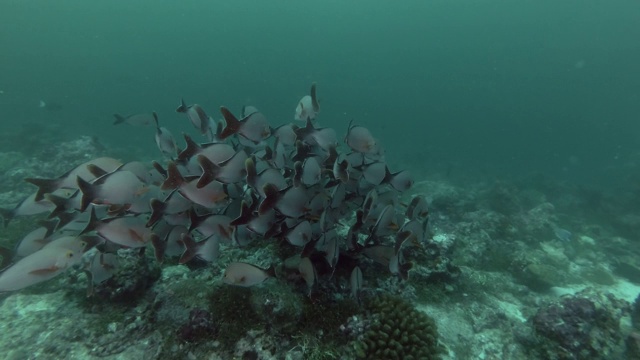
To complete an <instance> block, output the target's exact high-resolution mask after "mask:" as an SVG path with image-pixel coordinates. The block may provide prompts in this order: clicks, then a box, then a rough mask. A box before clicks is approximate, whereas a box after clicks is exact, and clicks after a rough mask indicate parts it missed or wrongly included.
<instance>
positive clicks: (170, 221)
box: [0, 83, 566, 299]
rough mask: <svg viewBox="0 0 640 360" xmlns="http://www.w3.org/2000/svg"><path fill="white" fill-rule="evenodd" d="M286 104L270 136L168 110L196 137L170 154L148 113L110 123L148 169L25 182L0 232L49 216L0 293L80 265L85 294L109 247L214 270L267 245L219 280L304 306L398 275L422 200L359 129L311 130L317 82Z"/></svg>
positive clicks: (415, 236)
mask: <svg viewBox="0 0 640 360" xmlns="http://www.w3.org/2000/svg"><path fill="white" fill-rule="evenodd" d="M292 108H293V110H294V114H295V116H294V117H295V119H297V120H300V121H302V122H304V125H302V126H301V125H297V124H300V123H297V124H281V125H280V126H276V127H273V126H272V124H270V123H269V122H268V120H267V117H266V116H265V115H264V114H262V113H261V112H260V110H259V109H258V108H257V107H255V106H251V105H246V106H244V107H243V108H242V111H241V112H240V113H238V117H236V115H235V114H234V113H233V112H232V111H231V110H229V108H227V107H225V106H221V107H219V109H220V116H221V118H222V120H220V121H217V122H216V121H213V119H212V118H210V117H209V116H208V115H207V113H206V112H205V110H204V109H203V107H202V106H200V105H198V104H192V105H187V104H186V103H185V102H184V101H181V104H180V106H179V107H178V109H177V112H179V113H182V114H185V116H186V117H187V118H188V120H189V122H190V123H191V125H192V126H193V127H195V129H196V130H197V131H198V133H199V135H198V136H202V141H198V139H192V138H191V136H189V135H184V145H183V146H182V147H181V148H179V147H178V145H177V144H176V141H175V139H174V138H173V135H172V132H171V131H170V130H169V129H168V128H165V127H161V126H160V124H159V122H158V115H157V114H156V113H139V114H134V115H129V116H121V115H117V114H116V115H115V118H116V120H115V122H114V124H116V125H119V124H124V123H127V124H129V125H133V126H149V134H148V135H149V140H150V141H153V139H154V138H155V142H156V145H157V147H158V150H159V153H158V155H157V160H156V161H153V162H151V163H143V162H140V161H132V162H129V163H122V162H121V161H119V160H117V159H113V158H108V157H103V158H98V159H93V160H90V161H87V162H85V163H83V164H79V165H77V166H76V167H74V168H71V169H69V171H67V172H66V173H65V174H61V175H60V176H59V177H56V178H52V179H49V178H37V177H34V178H30V179H26V181H27V182H29V183H31V184H33V185H35V186H36V188H34V192H33V194H31V195H30V196H28V197H26V198H25V199H24V200H23V201H22V202H21V203H20V204H18V205H17V206H16V207H14V208H10V209H2V210H0V215H2V216H3V217H4V223H5V226H8V225H9V221H10V220H11V219H13V218H15V217H20V216H30V215H34V214H48V220H47V221H46V222H41V223H39V224H38V226H34V229H33V231H32V232H29V233H28V234H25V235H26V236H24V238H23V241H22V242H21V243H20V244H19V246H17V247H16V251H15V252H14V254H13V255H10V256H9V257H10V260H11V263H12V265H10V266H9V267H6V268H5V269H4V270H2V272H0V291H3V292H8V291H17V290H20V289H23V288H25V287H28V286H31V285H34V284H38V283H41V282H43V281H46V280H49V279H52V278H54V277H56V276H58V275H60V274H62V273H64V272H65V271H68V270H69V269H71V268H82V269H81V270H82V271H85V272H86V273H87V274H88V275H89V279H90V281H89V282H90V283H91V284H90V285H92V286H100V284H101V283H103V282H104V281H106V280H107V279H108V278H109V277H110V276H112V275H113V274H114V273H115V272H117V270H118V266H119V264H120V263H121V262H119V261H118V251H117V250H118V249H140V250H143V249H146V248H151V249H150V250H148V251H152V254H154V256H155V258H156V260H157V261H158V262H160V263H164V260H166V259H168V258H171V259H174V260H175V261H174V263H178V264H189V263H191V262H192V261H199V262H201V263H202V262H203V263H207V262H209V263H213V262H216V261H218V258H220V257H221V254H226V253H227V252H228V251H229V249H232V248H239V247H246V246H247V245H249V244H251V246H252V249H255V247H256V246H261V245H264V246H267V245H268V244H274V243H277V244H278V246H281V247H283V248H285V249H284V251H282V253H287V254H288V255H287V258H286V259H285V258H282V259H277V258H276V259H269V262H270V263H273V264H274V266H271V267H269V268H261V267H259V266H256V265H253V264H251V263H249V262H244V261H241V259H232V260H233V262H231V263H229V264H228V266H227V267H226V269H225V270H224V273H223V274H222V281H223V283H225V284H228V285H233V286H242V287H251V286H259V285H261V284H268V283H269V282H271V281H280V282H289V283H290V284H291V285H292V286H295V287H296V288H297V289H298V290H299V291H301V292H305V293H307V294H308V295H309V296H312V293H313V292H316V291H320V290H328V289H334V290H335V285H331V284H335V283H337V282H342V283H344V284H350V286H348V288H347V287H345V288H344V290H339V291H344V294H343V295H345V296H351V297H353V298H356V299H359V297H360V294H361V292H362V291H363V284H364V283H366V278H367V274H368V273H369V274H370V273H372V268H373V267H378V268H379V269H380V270H382V271H386V272H387V273H388V274H390V276H397V277H399V278H401V279H405V278H406V277H407V276H408V273H407V271H408V269H409V268H410V263H409V262H408V261H407V260H405V259H406V258H408V257H409V256H410V253H411V251H412V249H414V248H415V247H416V246H419V244H421V243H423V241H424V239H425V234H426V233H427V231H426V226H427V222H428V214H429V212H428V207H427V201H426V200H425V198H424V196H422V195H414V196H413V197H412V199H411V200H410V201H409V202H407V201H405V200H408V199H405V198H406V192H407V191H409V190H410V189H411V187H412V185H413V180H412V178H411V176H410V173H409V172H408V171H407V170H406V169H393V168H394V166H393V164H390V163H388V162H387V161H386V159H385V156H384V151H383V149H382V146H381V143H380V141H379V140H378V139H376V138H375V137H374V135H373V134H372V132H371V131H370V130H369V129H368V128H366V127H364V126H363V125H361V124H357V123H356V122H355V121H352V122H350V123H349V124H344V126H343V128H342V129H341V130H342V132H343V133H344V138H343V139H344V141H342V142H341V141H339V140H338V139H339V137H338V134H337V133H338V131H336V130H335V129H332V128H323V127H320V126H319V125H318V124H317V123H316V122H317V121H318V119H319V114H320V113H319V111H320V106H319V104H318V99H317V87H316V84H315V83H314V84H313V85H311V89H310V92H309V94H308V95H306V96H304V97H303V98H302V99H301V100H300V101H299V102H298V103H297V104H292ZM175 124H180V123H178V122H174V123H173V125H174V126H177V125H175ZM182 124H183V126H182V128H180V129H172V130H174V131H181V130H182V131H184V130H185V129H184V127H188V126H186V124H185V123H182ZM154 125H155V126H154ZM392 169H393V170H392ZM401 199H402V200H401ZM407 204H408V205H407ZM558 231H559V230H557V231H556V234H557V235H558V234H559V232H558ZM342 234H346V236H344V235H342ZM558 236H559V237H562V238H564V237H566V236H565V234H564V233H560V235H558ZM89 239H91V240H89ZM95 245H98V246H95ZM87 251H90V253H88V254H87V255H86V259H85V260H84V261H80V259H81V258H82V257H83V254H84V253H85V252H87ZM291 255H293V256H291ZM6 257H7V256H5V258H6ZM290 259H293V260H290ZM250 262H254V260H251V261H250ZM279 262H281V263H279ZM82 264H84V265H82ZM276 268H278V277H277V279H274V278H275V277H276V276H275V275H276V272H275V269H276ZM281 269H282V273H281ZM79 270H80V269H79ZM269 279H272V280H269Z"/></svg>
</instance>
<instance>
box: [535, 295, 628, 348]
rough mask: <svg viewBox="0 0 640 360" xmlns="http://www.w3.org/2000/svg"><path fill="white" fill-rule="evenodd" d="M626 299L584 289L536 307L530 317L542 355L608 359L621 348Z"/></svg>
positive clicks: (622, 346) (626, 309) (622, 344)
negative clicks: (542, 306)
mask: <svg viewBox="0 0 640 360" xmlns="http://www.w3.org/2000/svg"><path fill="white" fill-rule="evenodd" d="M628 311H629V309H628V307H627V303H626V302H624V301H622V300H619V299H616V298H615V297H614V296H613V295H611V294H600V293H594V292H593V291H592V290H590V289H587V290H584V291H582V292H580V293H578V294H576V295H574V296H567V297H564V298H562V299H561V300H560V301H558V302H556V303H553V304H550V305H548V306H546V307H544V308H541V309H539V310H538V312H537V313H536V314H535V315H534V316H533V317H532V319H531V321H532V324H533V328H534V330H535V334H536V337H537V345H538V346H537V347H536V350H535V351H537V352H539V354H540V356H541V357H542V358H545V359H612V358H619V357H620V356H621V354H622V353H623V350H624V336H623V332H622V330H621V328H620V319H621V318H622V317H623V316H624V315H626V314H627V313H628Z"/></svg>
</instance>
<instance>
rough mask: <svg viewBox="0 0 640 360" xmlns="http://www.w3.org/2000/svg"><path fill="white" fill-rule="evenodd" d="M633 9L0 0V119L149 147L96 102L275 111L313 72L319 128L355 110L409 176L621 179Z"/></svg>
mask: <svg viewBox="0 0 640 360" xmlns="http://www.w3.org/2000/svg"><path fill="white" fill-rule="evenodd" d="M639 19H640V2H638V1H607V2H604V1H589V0H587V1H563V0H554V1H482V0H480V1H468V0H466V1H415V0H414V1H397V2H395V1H257V0H256V1H179V2H178V1H149V0H147V1H130V0H128V1H123V0H115V1H114V0H110V1H86V0H77V1H50V0H38V1H28V0H21V1H17V0H2V1H0V49H1V51H0V69H1V72H0V91H2V94H0V130H2V131H7V130H11V129H14V128H20V127H21V126H24V124H25V123H30V122H36V123H38V124H49V125H51V124H55V125H56V126H58V127H61V128H62V129H63V130H64V131H63V134H64V135H62V134H61V135H60V137H61V138H62V137H63V136H65V137H69V138H72V137H74V136H77V135H80V134H90V135H98V136H99V137H100V139H101V141H102V142H103V143H105V144H108V145H109V146H118V147H127V146H140V147H148V151H149V152H150V153H152V152H154V151H156V150H155V145H154V143H153V131H152V130H151V129H140V128H130V127H114V126H112V125H111V122H112V117H111V114H112V113H114V112H121V113H135V112H144V111H151V110H155V111H157V112H158V113H159V114H160V119H161V121H162V123H163V125H164V126H166V127H168V128H170V129H173V131H174V133H176V134H179V133H180V132H181V131H183V130H184V129H189V127H190V125H189V124H188V123H187V120H186V118H184V117H183V116H179V114H176V113H175V112H174V109H175V107H176V106H177V104H178V102H179V100H180V98H181V97H184V98H185V99H186V100H187V102H190V103H192V102H197V103H200V104H201V105H203V106H204V108H205V109H206V110H207V111H208V112H209V113H210V114H212V115H215V117H218V113H217V108H218V107H219V106H220V105H226V106H228V107H230V108H232V109H239V108H240V106H242V105H243V104H253V105H255V106H257V107H258V108H259V109H260V110H261V111H262V112H264V113H265V114H266V115H267V116H268V117H269V119H270V121H271V123H272V124H274V125H277V124H281V123H284V122H290V121H293V111H294V108H295V105H296V103H297V101H298V100H299V98H300V97H302V96H303V95H305V94H306V92H307V91H308V87H309V85H310V83H311V82H312V81H316V82H317V83H318V93H319V97H320V101H321V105H322V112H321V116H320V118H319V121H320V123H321V124H322V125H323V126H331V127H335V128H337V129H339V131H338V133H339V134H340V133H343V132H344V129H345V128H346V126H347V123H348V121H349V120H350V119H352V118H353V119H355V120H356V121H357V122H358V123H360V124H363V125H365V126H367V127H369V128H370V129H371V130H372V132H373V133H374V134H375V135H376V136H377V137H378V138H379V139H380V141H381V142H382V143H383V144H384V145H385V148H386V149H387V154H388V158H389V162H390V163H391V164H399V165H400V166H404V167H411V168H412V169H413V171H415V172H416V173H419V174H420V176H422V175H430V174H437V173H446V174H449V176H452V177H458V178H475V177H478V176H481V177H512V176H521V175H526V174H529V173H543V174H546V175H548V176H550V177H552V178H558V179H561V180H570V181H579V182H585V183H596V184H598V183H602V182H603V181H605V180H607V181H609V180H616V181H618V180H619V181H622V180H621V179H626V178H627V177H628V175H633V172H634V171H635V175H636V176H637V175H638V174H637V172H638V170H634V169H637V168H638V162H639V161H640V160H638V158H640V156H639V155H638V153H639V152H640V149H639V147H640V146H639V140H640V138H639V137H640V125H639V121H640V20H639ZM41 99H42V100H44V101H46V102H48V103H49V104H58V105H59V106H60V108H59V109H57V110H56V111H54V110H55V109H51V110H52V111H47V110H46V109H40V108H38V102H39V101H40V100H41ZM237 111H239V110H237ZM43 126H45V125H43ZM634 159H635V162H634ZM393 168H394V167H393V166H392V169H393Z"/></svg>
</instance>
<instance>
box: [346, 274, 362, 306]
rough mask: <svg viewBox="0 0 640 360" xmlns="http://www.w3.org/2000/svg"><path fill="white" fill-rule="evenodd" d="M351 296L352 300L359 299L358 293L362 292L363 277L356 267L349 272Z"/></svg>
mask: <svg viewBox="0 0 640 360" xmlns="http://www.w3.org/2000/svg"><path fill="white" fill-rule="evenodd" d="M349 280H350V281H349V282H350V284H351V296H353V298H354V299H358V300H359V299H360V291H362V283H363V276H362V270H361V269H360V267H358V266H356V267H354V268H353V270H351V276H350V279H349Z"/></svg>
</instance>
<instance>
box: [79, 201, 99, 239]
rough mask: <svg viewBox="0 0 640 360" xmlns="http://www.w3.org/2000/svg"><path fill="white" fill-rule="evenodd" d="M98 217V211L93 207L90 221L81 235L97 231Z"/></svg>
mask: <svg viewBox="0 0 640 360" xmlns="http://www.w3.org/2000/svg"><path fill="white" fill-rule="evenodd" d="M99 222H100V220H98V217H97V216H96V209H95V208H94V207H91V214H90V215H89V221H88V222H87V226H85V228H84V229H83V230H82V231H81V232H80V235H84V234H86V233H88V232H91V231H93V230H95V229H96V228H97V227H98V223H99Z"/></svg>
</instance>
